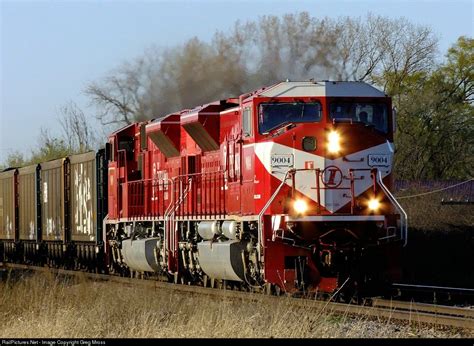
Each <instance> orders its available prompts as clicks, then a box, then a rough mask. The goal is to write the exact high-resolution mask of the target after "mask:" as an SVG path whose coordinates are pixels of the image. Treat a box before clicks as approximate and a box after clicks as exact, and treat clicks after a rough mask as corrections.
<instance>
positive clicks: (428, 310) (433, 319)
mask: <svg viewBox="0 0 474 346" xmlns="http://www.w3.org/2000/svg"><path fill="white" fill-rule="evenodd" d="M1 268H2V269H3V270H8V269H11V270H32V271H40V272H49V273H53V274H58V275H68V276H75V277H83V278H88V279H92V280H102V281H110V282H116V283H121V284H127V285H140V286H146V287H153V288H155V289H163V290H168V291H175V292H183V293H193V294H201V295H203V294H204V295H209V296H214V297H225V298H235V299H254V300H262V299H268V303H270V304H271V303H272V302H277V300H279V299H282V298H281V297H277V296H271V295H262V294H257V293H248V292H242V291H234V290H228V289H212V288H205V287H200V286H190V285H177V284H172V283H168V282H163V281H157V280H140V279H133V278H126V277H120V276H114V275H106V274H96V273H87V272H80V271H71V270H64V269H54V268H48V267H37V266H28V265H24V264H11V263H4V264H3V266H2V267H1ZM285 299H290V300H291V304H292V305H294V306H298V307H304V308H308V307H310V308H312V307H314V308H315V309H319V310H320V311H321V312H324V313H327V312H329V313H335V314H345V315H362V316H370V317H373V318H381V319H385V320H398V321H404V322H408V323H410V324H434V325H442V326H450V327H458V328H465V329H472V330H474V309H470V308H461V307H452V306H445V305H434V304H423V303H415V302H406V301H397V300H385V299H372V300H371V305H370V306H367V305H353V304H343V303H335V302H329V301H321V300H316V299H302V298H293V297H286V298H285Z"/></svg>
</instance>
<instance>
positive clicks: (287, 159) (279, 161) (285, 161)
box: [271, 154, 293, 167]
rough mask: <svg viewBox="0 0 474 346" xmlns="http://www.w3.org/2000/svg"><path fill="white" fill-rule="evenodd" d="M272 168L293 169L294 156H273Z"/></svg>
mask: <svg viewBox="0 0 474 346" xmlns="http://www.w3.org/2000/svg"><path fill="white" fill-rule="evenodd" d="M271 163H272V167H293V155H292V154H273V155H272V161H271Z"/></svg>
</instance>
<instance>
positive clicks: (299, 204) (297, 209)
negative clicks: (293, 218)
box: [293, 199, 308, 214]
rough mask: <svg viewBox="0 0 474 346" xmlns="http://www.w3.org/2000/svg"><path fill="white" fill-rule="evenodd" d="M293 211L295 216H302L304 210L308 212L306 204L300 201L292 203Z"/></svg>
mask: <svg viewBox="0 0 474 346" xmlns="http://www.w3.org/2000/svg"><path fill="white" fill-rule="evenodd" d="M293 209H295V212H296V213H297V214H304V213H305V212H306V210H308V204H306V202H305V201H303V200H302V199H297V200H296V201H295V203H293Z"/></svg>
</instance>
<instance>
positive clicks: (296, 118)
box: [258, 102, 321, 133]
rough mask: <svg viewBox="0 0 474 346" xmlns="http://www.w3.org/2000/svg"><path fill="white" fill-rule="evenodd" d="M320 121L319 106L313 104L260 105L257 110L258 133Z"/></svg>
mask: <svg viewBox="0 0 474 346" xmlns="http://www.w3.org/2000/svg"><path fill="white" fill-rule="evenodd" d="M320 120H321V105H320V104H319V103H318V102H315V103H303V102H294V103H262V104H260V108H259V119H258V122H259V131H260V133H267V132H268V131H271V130H273V129H275V128H277V127H279V126H281V125H284V124H289V123H310V122H317V121H320Z"/></svg>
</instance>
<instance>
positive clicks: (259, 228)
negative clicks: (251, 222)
mask: <svg viewBox="0 0 474 346" xmlns="http://www.w3.org/2000/svg"><path fill="white" fill-rule="evenodd" d="M294 171H295V170H294V169H289V170H288V171H286V174H285V177H284V178H283V180H282V182H281V184H280V185H279V186H278V188H277V189H276V190H275V192H274V193H273V195H272V196H271V197H270V198H269V199H268V201H267V203H266V204H265V205H264V207H263V208H262V210H261V211H260V213H258V237H257V242H258V247H257V254H258V260H260V258H261V245H262V244H261V242H262V232H263V230H262V217H263V214H264V213H265V211H266V210H267V209H268V207H269V206H270V204H272V202H273V201H274V199H275V198H276V196H277V195H278V193H279V192H280V190H281V188H282V187H283V185H285V183H286V180H287V179H288V174H290V173H293V172H294Z"/></svg>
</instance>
